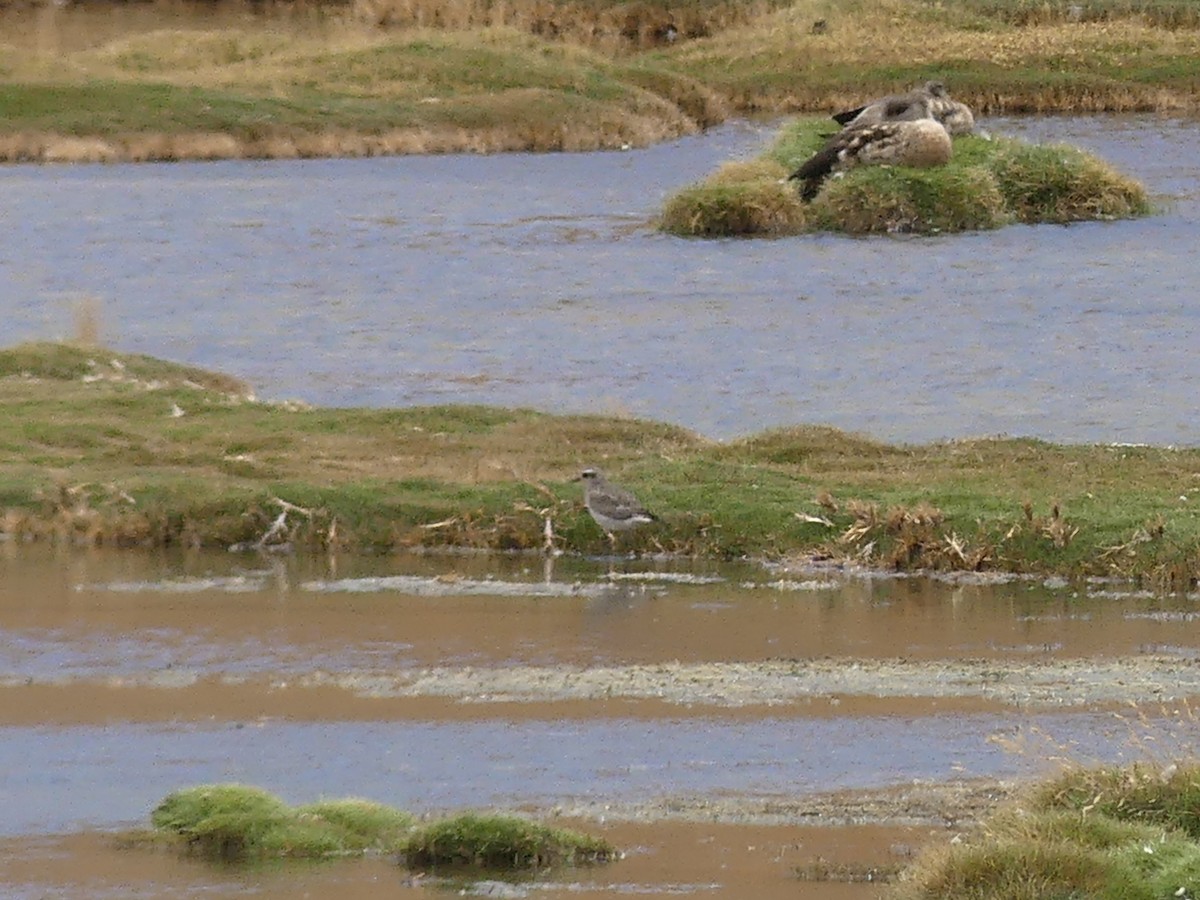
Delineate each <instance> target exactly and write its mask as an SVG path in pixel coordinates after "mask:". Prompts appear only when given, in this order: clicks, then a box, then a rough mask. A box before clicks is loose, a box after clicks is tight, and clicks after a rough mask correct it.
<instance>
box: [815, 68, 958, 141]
mask: <svg viewBox="0 0 1200 900" xmlns="http://www.w3.org/2000/svg"><path fill="white" fill-rule="evenodd" d="M921 101H927V102H928V113H927V114H928V115H929V116H932V117H933V118H935V119H937V120H938V121H939V122H941V123H942V125H944V126H945V128H946V131H948V132H949V133H950V134H952V135H954V134H970V133H971V132H972V131H974V130H975V114H974V113H972V112H971V107H969V106H967V104H965V103H959V102H958V101H957V100H954V99H952V98H951V96H950V93H949V91H947V90H946V85H944V84H942V82H940V81H927V82H925V84H923V85H921V87H919V88H914V89H913V90H911V91H909V92H908V93H906V94H893V95H892V96H889V97H883V98H881V99H879V100H872V101H871V102H870V103H868V104H866V105H865V106H859V107H856V108H854V109H847V110H844V111H843V112H840V113H835V114H834V116H833V120H834V121H835V122H837V123H838V124H839V125H847V126H848V125H877V124H879V123H880V122H894V121H905V120H911V119H917V118H922V117H923V116H924V115H926V112H925V109H924V108H922V107H921V105H920V104H921Z"/></svg>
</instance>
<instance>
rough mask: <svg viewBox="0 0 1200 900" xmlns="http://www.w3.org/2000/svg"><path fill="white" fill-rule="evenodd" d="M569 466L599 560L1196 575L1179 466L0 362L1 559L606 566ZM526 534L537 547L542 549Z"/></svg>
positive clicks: (1192, 462)
mask: <svg viewBox="0 0 1200 900" xmlns="http://www.w3.org/2000/svg"><path fill="white" fill-rule="evenodd" d="M587 465H597V466H600V467H601V468H604V469H605V470H606V471H607V472H608V473H609V474H610V475H611V476H613V478H614V479H615V480H617V481H618V482H620V483H622V484H625V485H626V486H628V487H630V488H632V489H634V490H635V492H636V493H637V495H638V497H639V498H640V499H641V500H642V501H643V502H645V503H646V505H647V506H648V507H649V508H650V509H652V510H654V511H655V512H656V513H657V514H658V515H659V517H660V518H661V519H662V520H663V521H662V522H660V523H657V524H655V525H653V526H650V527H647V528H645V529H642V530H639V531H637V532H636V533H633V534H626V535H622V536H621V538H620V544H619V549H620V550H622V551H625V552H629V551H661V552H668V553H677V554H693V555H703V556H712V557H721V558H730V557H740V556H744V555H761V556H780V555H789V554H805V555H817V556H820V557H824V558H832V559H838V560H854V561H857V562H860V563H863V564H866V565H871V566H878V567H887V568H894V569H903V570H910V569H917V568H932V569H942V570H945V569H965V570H998V571H1007V572H1058V573H1063V574H1083V573H1086V574H1100V575H1122V576H1134V577H1144V578H1147V579H1153V580H1155V581H1156V582H1158V583H1160V584H1164V585H1169V586H1173V587H1187V586H1190V585H1191V584H1193V583H1194V582H1195V581H1196V578H1197V576H1198V575H1200V517H1198V515H1197V513H1196V512H1195V503H1194V502H1193V501H1192V500H1191V495H1192V494H1193V493H1194V492H1195V491H1196V489H1197V488H1198V487H1200V483H1198V481H1197V479H1198V477H1200V476H1198V475H1197V472H1200V451H1198V450H1190V449H1173V448H1154V447H1130V446H1105V445H1085V446H1060V445H1054V444H1048V443H1045V442H1043V441H1038V440H1032V439H1025V438H997V439H979V440H962V441H952V442H946V443H935V444H929V445H921V446H892V445H887V444H883V443H879V442H877V441H873V440H870V439H867V438H863V437H858V436H855V435H851V434H846V433H843V432H839V431H836V430H834V429H830V428H821V427H813V426H800V427H794V428H783V429H777V430H772V431H767V432H764V433H761V434H757V435H753V436H750V437H746V438H743V439H740V440H736V441H731V442H728V443H716V442H713V441H709V440H706V439H704V438H702V437H700V436H698V435H695V434H693V433H691V432H689V431H686V430H685V429H682V428H678V427H674V426H670V425H664V424H658V423H654V422H645V421H637V420H631V419H620V418H611V417H601V416H557V415H548V414H544V413H538V412H533V411H529V410H519V409H499V408H490V407H477V406H444V407H417V408H407V409H312V408H308V407H305V406H303V405H300V404H291V403H259V402H255V401H254V400H252V399H250V398H249V396H248V394H247V392H246V390H245V388H244V387H243V386H240V385H239V384H238V382H236V380H234V379H230V378H228V377H226V376H220V375H215V374H208V373H204V372H202V371H199V370H196V369H194V368H189V367H184V366H175V365H172V364H171V363H167V362H163V361H161V360H155V359H151V358H148V357H141V356H135V355H130V354H121V353H115V352H109V351H102V350H98V349H88V348H83V347H74V346H70V345H63V344H31V345H22V346H19V347H15V348H11V349H8V350H4V351H0V539H3V540H9V541H17V542H21V541H36V540H48V541H57V542H62V543H67V544H105V545H114V546H141V547H145V546H167V545H182V546H188V547H191V546H197V547H198V546H218V547H236V548H243V549H279V548H283V547H287V548H291V549H295V550H306V551H315V552H330V553H333V552H341V551H360V552H361V551H370V552H379V551H387V550H390V549H394V548H401V547H418V546H419V547H439V546H453V547H473V548H481V549H491V550H530V551H538V550H543V549H546V548H547V541H548V540H549V543H550V544H551V545H552V546H553V548H554V549H555V550H562V551H571V552H585V553H588V552H605V551H607V549H608V547H609V544H608V541H607V539H606V538H605V536H604V534H603V533H602V532H601V531H600V529H599V528H597V527H596V525H595V523H594V522H592V521H591V519H590V517H589V516H588V514H587V513H586V511H585V510H584V508H583V505H582V502H581V500H582V497H581V493H580V490H579V487H578V485H576V484H572V483H571V480H572V479H573V478H574V477H575V476H576V475H577V474H578V473H579V471H580V470H581V469H582V468H583V467H585V466H587ZM547 522H548V523H549V529H550V535H549V538H548V537H547Z"/></svg>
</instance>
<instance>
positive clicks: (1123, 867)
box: [888, 763, 1200, 900]
mask: <svg viewBox="0 0 1200 900" xmlns="http://www.w3.org/2000/svg"><path fill="white" fill-rule="evenodd" d="M1198 779H1200V770H1198V769H1197V768H1196V766H1195V764H1194V763H1192V764H1184V765H1182V766H1180V767H1179V768H1177V769H1172V770H1170V771H1168V772H1166V773H1162V772H1159V771H1155V770H1151V769H1150V768H1149V767H1147V766H1144V765H1133V766H1129V767H1125V768H1101V769H1077V770H1072V771H1069V772H1067V773H1064V774H1063V775H1061V776H1059V777H1056V778H1052V779H1050V780H1048V781H1046V782H1043V783H1041V784H1039V785H1037V786H1035V788H1033V789H1032V790H1031V791H1030V792H1029V793H1028V795H1027V796H1026V797H1025V798H1024V799H1023V800H1022V801H1021V802H1020V803H1019V805H1017V806H1015V807H1010V808H1005V809H1002V810H1000V811H999V812H997V813H996V814H995V815H993V816H992V817H991V818H990V819H989V820H988V821H987V822H985V823H983V825H982V827H980V828H979V829H978V831H977V832H976V833H975V834H973V835H971V836H969V837H968V838H967V839H966V840H964V841H962V842H961V843H960V844H958V845H955V846H949V845H946V846H937V847H933V848H930V849H928V850H926V851H925V852H924V853H923V854H922V855H921V856H920V857H918V859H917V860H916V861H915V862H914V864H913V865H912V866H911V867H910V869H909V870H908V872H907V873H905V875H904V877H902V878H901V880H900V881H899V882H898V883H897V884H896V885H894V886H893V887H892V888H891V889H890V890H889V892H888V896H889V897H890V898H894V900H962V898H969V900H1040V898H1064V900H1065V898H1088V900H1160V898H1170V897H1190V896H1192V895H1193V893H1194V891H1195V887H1196V885H1197V883H1198V879H1200V843H1197V837H1198V833H1197V830H1196V827H1195V826H1196V819H1197V814H1196V811H1195V810H1196V801H1197V797H1196V793H1197V789H1196V786H1195V784H1196V782H1197V780H1198Z"/></svg>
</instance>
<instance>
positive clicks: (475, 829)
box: [402, 813, 617, 869]
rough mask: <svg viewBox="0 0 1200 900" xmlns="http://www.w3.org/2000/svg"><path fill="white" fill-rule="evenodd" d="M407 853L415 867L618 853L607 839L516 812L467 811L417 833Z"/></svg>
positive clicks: (533, 864) (568, 860) (557, 861)
mask: <svg viewBox="0 0 1200 900" xmlns="http://www.w3.org/2000/svg"><path fill="white" fill-rule="evenodd" d="M402 852H403V854H404V859H405V863H406V864H407V865H408V866H409V867H410V868H422V867H428V866H478V867H483V868H499V869H532V868H544V867H547V866H554V865H581V864H586V863H600V862H608V861H610V860H612V859H615V858H616V856H617V851H616V849H615V848H614V847H613V846H612V845H611V844H610V843H608V842H607V841H605V840H603V839H601V838H597V837H592V836H590V835H586V834H581V833H579V832H576V831H570V830H568V829H564V828H550V827H548V826H546V825H542V824H540V823H537V822H531V821H529V820H527V819H522V818H518V817H516V816H502V815H483V814H478V813H466V814H464V815H460V816H456V817H454V818H451V819H446V820H444V821H441V822H435V823H433V824H432V825H429V826H426V827H425V828H422V829H420V830H418V831H417V832H415V833H414V834H412V835H411V836H410V837H409V838H408V841H407V842H406V843H405V845H404V847H403V849H402Z"/></svg>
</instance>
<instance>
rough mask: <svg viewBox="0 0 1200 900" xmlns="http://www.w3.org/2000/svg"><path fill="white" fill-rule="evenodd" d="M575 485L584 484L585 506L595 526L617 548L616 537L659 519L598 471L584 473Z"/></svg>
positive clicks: (585, 470)
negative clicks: (617, 533) (617, 534)
mask: <svg viewBox="0 0 1200 900" xmlns="http://www.w3.org/2000/svg"><path fill="white" fill-rule="evenodd" d="M575 480H576V481H582V482H583V503H584V506H586V507H587V511H588V512H589V513H590V514H591V516H592V518H593V519H594V520H595V522H596V524H597V525H599V526H600V528H601V529H602V530H603V531H604V533H605V534H606V535H608V539H609V541H610V542H612V544H613V546H614V547H615V546H616V543H617V539H616V537H615V533H616V532H618V531H631V530H632V529H634V528H637V527H638V526H639V525H649V524H650V523H651V522H657V521H658V517H657V516H655V515H654V514H653V513H652V512H650V511H649V510H648V509H646V507H644V506H643V505H642V504H641V501H639V500H638V498H637V497H635V496H633V494H631V493H630V492H629V491H627V490H625V489H624V488H623V487H619V486H617V485H615V484H611V483H610V482H609V481H608V480H607V479H606V478H605V477H604V475H603V473H601V472H600V470H599V469H592V468H588V469H584V470H583V471H582V472H580V473H579V477H578V478H576V479H575Z"/></svg>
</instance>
